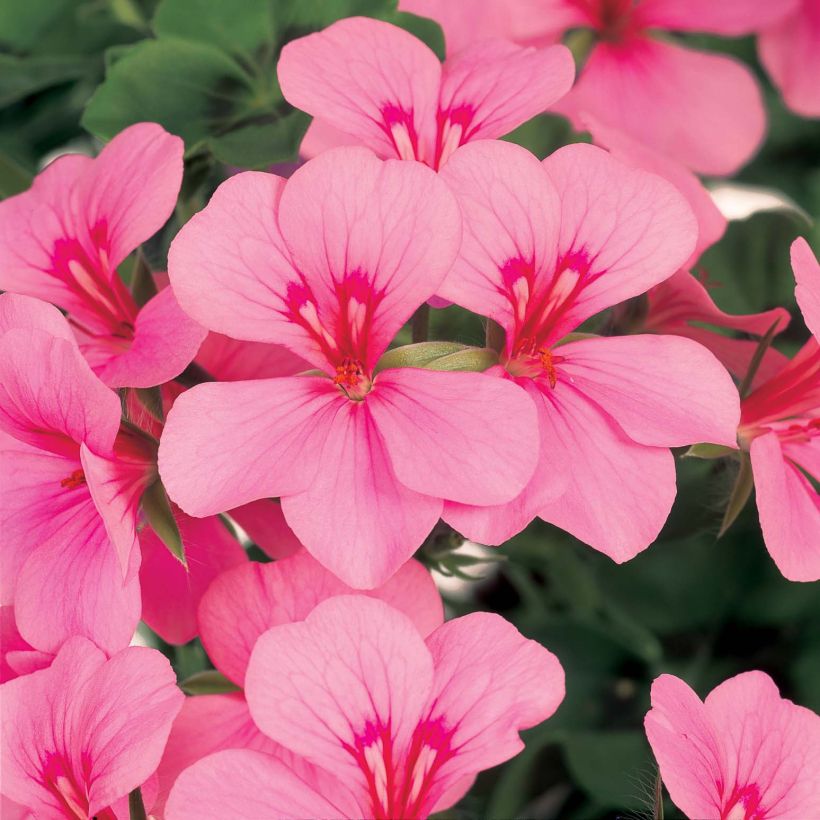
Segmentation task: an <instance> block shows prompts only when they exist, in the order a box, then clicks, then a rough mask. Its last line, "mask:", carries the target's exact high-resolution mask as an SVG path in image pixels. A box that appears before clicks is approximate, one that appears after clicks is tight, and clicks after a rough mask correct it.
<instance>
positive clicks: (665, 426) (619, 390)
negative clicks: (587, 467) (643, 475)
mask: <svg viewBox="0 0 820 820" xmlns="http://www.w3.org/2000/svg"><path fill="white" fill-rule="evenodd" d="M559 352H560V354H561V356H563V357H565V361H564V362H563V363H562V364H561V370H562V372H564V371H565V372H566V374H567V378H568V379H569V381H570V382H571V383H572V385H573V386H574V387H575V388H576V389H577V390H579V391H581V392H582V393H583V394H584V395H585V396H587V397H588V398H589V399H592V400H593V401H594V402H596V403H597V404H598V405H599V406H600V407H601V408H602V409H603V410H604V411H605V412H606V413H608V414H609V415H610V416H611V417H612V418H614V419H615V421H616V422H617V423H618V424H619V425H620V426H621V428H622V429H623V430H624V432H625V433H626V434H627V435H628V436H629V437H630V438H632V439H633V440H634V441H637V442H639V443H640V444H648V445H652V446H656V447H683V446H684V445H687V444H694V443H697V442H702V441H708V442H711V443H713V444H725V445H726V446H728V447H735V446H737V426H738V423H739V422H740V399H739V397H738V394H737V388H736V387H735V384H734V382H733V381H732V377H731V376H730V375H729V374H728V373H727V372H726V370H725V369H724V368H723V366H722V365H721V364H720V363H719V362H718V361H717V359H716V358H715V357H714V356H713V355H712V354H711V353H710V352H709V351H708V350H707V349H706V348H705V347H703V346H701V345H699V344H697V342H693V341H691V340H689V339H684V338H682V337H680V336H650V335H646V336H620V337H618V336H610V337H608V338H596V339H583V340H581V341H578V342H570V343H569V344H566V345H561V347H560V348H559Z"/></svg>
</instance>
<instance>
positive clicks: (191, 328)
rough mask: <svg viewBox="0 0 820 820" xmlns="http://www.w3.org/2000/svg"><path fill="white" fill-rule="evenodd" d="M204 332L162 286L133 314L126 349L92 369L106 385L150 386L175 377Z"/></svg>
mask: <svg viewBox="0 0 820 820" xmlns="http://www.w3.org/2000/svg"><path fill="white" fill-rule="evenodd" d="M205 335H206V330H205V328H203V327H201V326H200V325H198V324H197V323H196V322H194V321H193V320H192V319H190V318H188V315H187V314H186V313H183V312H182V309H181V308H180V306H179V305H178V304H177V300H176V298H175V297H174V293H173V291H172V290H171V288H165V290H162V291H160V292H159V293H158V294H157V295H156V296H155V297H154V298H153V299H151V300H150V301H149V302H148V303H147V304H146V305H145V307H143V308H142V310H140V312H139V314H138V315H137V323H136V327H135V328H134V341H133V342H131V346H130V347H129V348H128V350H126V351H125V352H124V353H122V354H121V355H118V356H117V355H115V356H110V357H109V358H108V360H107V361H106V363H105V364H104V365H102V366H101V367H97V368H95V371H96V373H97V375H98V376H99V377H100V379H102V380H103V381H104V382H105V383H106V384H107V385H108V386H109V387H153V386H154V385H157V384H162V383H163V382H167V381H170V380H171V379H173V378H175V377H176V376H178V375H179V374H180V373H181V372H182V371H183V370H184V369H185V368H186V367H187V366H188V365H189V364H190V363H191V361H192V360H193V358H194V356H196V352H197V350H198V349H199V346H200V344H202V340H203V339H204V338H205Z"/></svg>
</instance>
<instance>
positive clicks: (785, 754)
mask: <svg viewBox="0 0 820 820" xmlns="http://www.w3.org/2000/svg"><path fill="white" fill-rule="evenodd" d="M644 725H645V727H646V734H647V737H648V738H649V743H650V744H651V746H652V751H653V752H654V753H655V757H656V758H657V761H658V765H659V766H660V770H661V777H662V778H663V782H664V784H665V786H666V788H667V789H668V790H669V795H670V797H671V798H672V802H673V803H674V804H675V805H676V806H677V807H678V808H679V809H680V810H681V811H682V812H684V814H686V816H687V817H689V818H691V819H692V820H775V818H777V820H806V819H807V818H809V817H818V816H820V717H818V716H817V715H816V714H814V712H812V711H810V710H809V709H805V708H804V707H802V706H796V705H795V704H794V703H792V702H791V701H790V700H786V699H785V698H781V697H780V693H779V692H778V690H777V686H775V684H774V681H772V679H771V678H770V677H769V676H768V675H766V674H764V673H763V672H746V673H744V674H742V675H737V676H735V677H734V678H730V679H729V680H727V681H724V682H723V683H721V684H720V686H718V687H717V688H716V689H713V690H712V692H711V693H710V694H709V695H708V696H707V698H706V700H705V701H703V702H701V700H700V699H699V698H698V696H697V695H696V694H695V693H694V692H693V691H692V690H691V689H690V688H689V687H688V686H687V685H686V684H685V683H684V682H683V681H682V680H681V679H680V678H676V677H675V676H674V675H661V676H660V677H659V678H657V679H656V680H655V682H654V683H653V684H652V709H651V710H650V711H649V713H648V714H647V716H646V720H645V721H644Z"/></svg>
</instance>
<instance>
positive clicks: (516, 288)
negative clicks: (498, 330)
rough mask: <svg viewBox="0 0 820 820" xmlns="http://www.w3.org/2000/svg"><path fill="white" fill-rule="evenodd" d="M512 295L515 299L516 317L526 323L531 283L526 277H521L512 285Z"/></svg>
mask: <svg viewBox="0 0 820 820" xmlns="http://www.w3.org/2000/svg"><path fill="white" fill-rule="evenodd" d="M511 290H512V294H513V296H514V297H515V317H516V319H518V320H519V321H522V322H523V321H524V315H525V313H526V311H527V302H528V301H529V298H530V283H529V282H528V281H527V277H526V276H523V275H521V276H519V277H518V279H516V280H515V282H513V284H512V288H511Z"/></svg>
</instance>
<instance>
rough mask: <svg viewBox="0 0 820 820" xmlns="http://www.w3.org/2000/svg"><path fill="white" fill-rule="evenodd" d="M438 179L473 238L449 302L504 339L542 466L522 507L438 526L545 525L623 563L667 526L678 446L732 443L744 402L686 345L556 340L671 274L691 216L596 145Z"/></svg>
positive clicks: (464, 169) (451, 169) (492, 540)
mask: <svg viewBox="0 0 820 820" xmlns="http://www.w3.org/2000/svg"><path fill="white" fill-rule="evenodd" d="M441 176H442V177H443V178H444V179H445V180H446V181H447V182H448V184H449V185H450V187H451V189H452V190H453V192H454V193H455V194H456V197H457V199H458V200H459V203H460V204H461V207H462V213H463V215H464V242H463V244H462V249H461V255H460V257H459V260H458V261H457V263H456V265H455V266H454V268H453V270H452V272H451V273H450V275H449V276H448V277H447V279H446V280H445V282H444V285H443V286H442V287H441V288H440V289H439V293H440V294H441V296H443V297H444V298H446V299H449V300H452V301H453V302H456V303H457V304H460V305H462V306H463V307H466V308H467V309H468V310H472V311H474V312H476V313H481V314H484V315H487V316H489V317H490V318H491V319H494V320H495V321H496V322H498V323H499V324H500V325H501V326H502V328H503V329H504V330H505V332H506V342H505V345H504V348H503V350H502V364H503V366H504V368H505V370H506V372H505V373H503V375H505V376H507V377H508V378H511V379H513V380H514V381H515V382H516V383H518V384H519V385H520V386H521V387H522V388H523V389H524V390H525V391H526V393H527V394H528V395H529V396H530V397H531V399H532V401H533V403H534V405H535V406H536V408H537V412H538V416H539V422H540V431H541V448H540V455H539V464H538V467H537V468H536V471H535V474H534V476H533V478H532V480H531V481H530V483H529V485H528V486H527V488H526V489H525V491H524V492H523V493H522V494H521V495H520V496H519V497H518V498H517V499H516V501H515V502H513V504H509V505H506V506H497V507H489V506H485V507H484V508H476V507H469V506H467V505H464V504H447V505H446V507H445V512H444V518H445V520H447V521H448V522H449V523H450V524H452V526H454V527H455V528H456V529H457V530H458V531H459V532H461V533H462V534H464V535H466V536H467V537H469V538H471V539H473V540H476V541H480V542H482V543H485V544H486V543H489V544H498V543H501V542H502V541H504V540H506V539H507V538H509V537H510V536H511V535H513V534H514V533H516V532H518V531H519V530H521V529H522V528H523V527H524V526H526V524H527V523H529V521H530V520H531V519H532V518H533V517H534V516H535V515H538V516H540V517H541V518H543V519H545V520H547V521H549V522H551V523H553V524H557V525H558V526H559V527H562V528H563V529H565V530H567V531H569V532H571V533H572V534H573V535H575V536H576V537H578V538H580V539H581V540H583V541H585V542H586V543H588V544H590V545H591V546H593V547H595V548H596V549H599V550H601V551H602V552H604V553H606V554H607V555H609V556H610V557H611V558H613V559H614V560H615V561H618V562H621V561H626V560H628V559H629V558H632V557H633V556H634V555H636V554H637V553H638V552H640V551H641V550H642V549H645V548H646V547H647V546H648V545H649V544H650V543H651V542H652V541H653V540H654V539H655V537H656V536H657V534H658V532H659V530H660V528H661V526H662V525H663V523H664V521H665V520H666V517H667V515H668V514H669V509H670V507H671V505H672V501H673V499H674V497H675V464H674V459H673V457H672V454H671V453H670V451H669V449H668V448H669V447H677V446H681V445H684V444H688V443H692V442H699V441H711V442H716V443H720V444H727V445H732V446H734V444H735V433H736V427H735V425H736V422H737V419H738V416H739V408H738V397H737V390H736V389H735V386H734V384H733V382H732V380H731V378H730V376H729V374H728V373H727V372H726V371H725V370H724V369H723V367H722V366H721V365H720V364H719V363H718V362H717V361H716V360H715V358H714V356H712V354H711V353H709V351H708V350H706V349H705V348H703V347H701V346H700V345H698V344H695V343H694V342H692V341H690V340H689V339H683V338H680V337H678V336H648V335H647V336H627V337H611V338H581V339H578V340H567V343H566V344H564V343H562V340H564V339H565V337H566V336H567V334H569V333H571V332H573V331H574V330H575V329H576V328H577V327H578V326H579V325H580V324H581V323H582V322H584V321H585V320H586V319H588V318H590V317H591V316H593V315H594V314H596V313H599V312H600V311H602V310H604V309H606V308H608V307H611V306H613V305H615V304H617V303H619V302H622V301H623V300H625V299H628V298H630V297H633V296H637V295H639V294H641V293H643V292H645V291H646V290H648V289H649V288H650V287H652V286H653V285H655V284H657V283H658V282H661V281H662V280H664V279H665V278H667V277H669V276H670V275H671V274H672V273H673V272H674V271H675V270H676V269H677V267H678V266H679V265H680V264H681V263H682V262H683V261H684V260H685V259H686V258H687V257H688V256H689V254H690V253H691V250H692V246H693V243H694V240H695V232H696V229H695V225H694V219H693V217H692V214H691V211H690V210H689V208H688V207H687V205H686V203H685V201H684V200H683V199H682V198H681V196H680V195H679V194H678V192H677V191H676V190H675V189H674V188H673V187H672V186H671V185H670V184H669V183H667V182H665V181H664V180H662V179H661V178H659V177H656V176H654V175H652V174H648V173H645V172H643V171H640V170H636V169H632V168H628V167H627V166H625V165H622V164H621V163H619V162H618V161H616V160H615V159H613V158H612V157H611V156H610V155H608V154H607V153H606V152H605V151H603V150H601V149H600V148H595V147H593V146H589V145H573V146H568V147H566V148H563V149H561V150H560V151H558V152H556V153H555V154H553V155H552V156H551V157H549V158H548V159H546V160H545V161H544V162H543V164H542V163H539V162H538V160H537V159H536V158H535V157H534V156H533V155H532V154H530V153H529V152H528V151H525V150H524V149H523V148H520V147H518V146H516V145H512V144H509V143H502V142H485V143H481V144H475V145H469V146H465V148H464V149H463V150H461V151H459V152H458V154H457V155H456V156H454V157H453V158H452V160H451V161H450V162H449V163H448V164H447V166H446V168H445V169H444V170H443V171H442V174H441ZM559 345H560V346H559Z"/></svg>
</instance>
